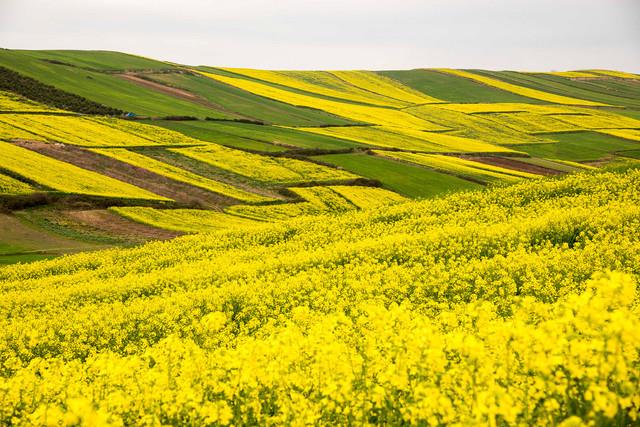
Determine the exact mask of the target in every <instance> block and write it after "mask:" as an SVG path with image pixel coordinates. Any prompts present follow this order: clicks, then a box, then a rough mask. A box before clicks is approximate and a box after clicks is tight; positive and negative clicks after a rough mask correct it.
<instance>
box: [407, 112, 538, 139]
mask: <svg viewBox="0 0 640 427" xmlns="http://www.w3.org/2000/svg"><path fill="white" fill-rule="evenodd" d="M404 111H406V112H408V113H411V114H413V115H415V116H417V117H420V118H424V119H425V120H430V121H433V122H435V123H437V124H439V125H441V126H446V127H448V128H450V129H453V130H452V131H451V132H447V135H454V136H460V137H464V138H470V139H476V140H479V141H483V142H486V143H490V144H497V145H511V144H533V143H538V142H549V141H547V140H545V139H543V138H540V137H537V136H532V135H529V134H527V133H524V132H518V131H517V130H515V129H512V128H505V127H504V126H502V125H499V124H498V123H496V122H494V121H491V120H488V119H486V118H484V117H482V115H473V114H465V113H462V112H460V111H455V110H449V109H447V108H446V104H443V105H442V106H441V105H440V104H438V105H422V106H419V107H411V108H407V109H405V110H404Z"/></svg>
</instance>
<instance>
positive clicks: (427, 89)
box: [379, 70, 539, 104]
mask: <svg viewBox="0 0 640 427" xmlns="http://www.w3.org/2000/svg"><path fill="white" fill-rule="evenodd" d="M379 73H380V74H382V75H384V76H387V77H390V78H392V79H395V80H397V81H399V82H401V83H403V84H405V85H407V86H409V87H411V88H414V89H416V90H419V91H420V92H424V93H426V94H427V95H429V96H433V97H435V98H438V99H442V100H444V101H448V102H525V103H529V104H538V103H539V101H537V100H535V99H530V98H525V97H523V96H519V95H516V94H513V93H510V92H506V91H503V90H500V89H496V88H492V87H489V86H485V85H482V84H479V83H476V82H473V81H471V80H468V79H464V78H461V77H456V76H452V75H449V74H445V73H440V72H438V71H434V70H398V71H379Z"/></svg>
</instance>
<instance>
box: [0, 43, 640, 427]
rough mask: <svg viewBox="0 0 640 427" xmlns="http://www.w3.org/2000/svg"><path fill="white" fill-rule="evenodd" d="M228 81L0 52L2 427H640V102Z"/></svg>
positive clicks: (617, 86) (379, 81) (539, 81)
mask: <svg viewBox="0 0 640 427" xmlns="http://www.w3.org/2000/svg"><path fill="white" fill-rule="evenodd" d="M214 65H215V64H209V65H208V66H190V65H181V64H175V63H166V62H163V61H157V60H154V59H150V58H142V57H139V56H135V55H128V54H123V53H119V52H105V51H87V52H83V51H24V50H20V51H17V50H6V49H2V50H0V302H1V303H0V425H11V426H13V425H16V426H23V425H24V426H27V425H90V426H93V425H114V426H116V425H117V426H122V425H154V426H155V425H374V424H381V425H494V426H510V425H558V426H563V427H570V426H578V425H590V426H605V425H606V426H608V425H618V426H627V425H629V426H631V425H637V424H638V420H639V416H638V414H639V413H640V411H639V409H640V393H639V392H638V390H639V389H640V388H639V387H640V376H639V375H638V366H640V365H639V363H640V357H639V355H640V334H639V333H638V331H640V320H639V317H638V314H639V312H638V295H639V294H638V290H637V281H638V278H639V277H640V274H639V270H638V265H640V258H639V254H640V243H639V242H640V233H639V230H640V207H639V206H640V205H639V202H640V193H639V190H638V189H639V188H640V173H639V168H640V89H639V88H640V86H639V85H640V76H637V75H634V74H631V73H627V72H624V71H608V70H569V71H557V72H540V73H538V72H528V73H523V72H512V71H500V72H497V71H484V70H452V69H416V70H405V71H402V70H395V71H367V70H326V71H325V70H315V71H287V70H280V71H271V70H253V69H241V68H218V67H215V66H214ZM159 240H170V241H166V242H164V241H159ZM152 241H153V242H152ZM78 252H80V253H79V254H77V253H78ZM62 255H68V256H64V257H62V258H58V259H51V260H47V259H49V258H57V257H60V256H62ZM44 260H46V261H44ZM36 261H44V262H36ZM27 263H31V264H27ZM8 264H16V265H8Z"/></svg>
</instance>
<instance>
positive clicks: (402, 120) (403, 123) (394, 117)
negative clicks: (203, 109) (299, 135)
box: [200, 72, 447, 131]
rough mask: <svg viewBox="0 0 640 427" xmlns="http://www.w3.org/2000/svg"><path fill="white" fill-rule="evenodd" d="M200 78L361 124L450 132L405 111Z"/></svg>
mask: <svg viewBox="0 0 640 427" xmlns="http://www.w3.org/2000/svg"><path fill="white" fill-rule="evenodd" d="M200 74H202V75H204V76H206V77H209V78H211V79H214V80H217V81H220V82H222V83H227V84H229V85H231V86H234V87H237V88H239V89H243V90H246V91H247V92H251V93H253V94H256V95H260V96H264V97H265V98H270V99H274V100H276V101H280V102H284V103H287V104H291V105H296V106H299V107H308V108H315V109H319V110H323V111H326V112H328V113H331V114H335V115H337V116H341V117H345V118H347V119H351V120H354V121H357V122H361V123H371V124H376V125H385V126H392V127H393V126H395V127H407V128H414V129H420V130H430V131H441V130H447V128H445V127H443V126H439V125H437V124H435V123H432V122H429V121H428V120H423V119H420V118H418V117H415V116H413V115H411V114H408V113H406V112H404V111H399V110H394V109H390V108H382V107H374V106H367V105H356V104H349V103H346V102H339V101H332V100H328V99H322V98H316V97H313V96H309V95H303V94H299V93H295V92H291V91H287V90H284V89H279V88H276V87H273V86H269V85H267V84H263V83H259V82H255V81H250V80H246V79H242V78H235V77H227V76H221V75H217V74H211V73H206V72H200Z"/></svg>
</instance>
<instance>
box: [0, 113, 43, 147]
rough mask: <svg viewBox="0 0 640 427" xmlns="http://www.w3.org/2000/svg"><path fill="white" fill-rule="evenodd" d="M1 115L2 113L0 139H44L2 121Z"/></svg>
mask: <svg viewBox="0 0 640 427" xmlns="http://www.w3.org/2000/svg"><path fill="white" fill-rule="evenodd" d="M2 116H3V115H0V140H3V141H11V140H14V139H26V140H32V141H38V140H43V139H45V138H43V137H41V136H38V135H35V134H33V133H31V132H29V131H27V130H24V129H21V128H17V127H15V126H13V125H11V124H9V123H5V122H3V121H2Z"/></svg>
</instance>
